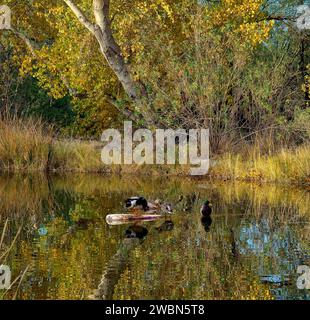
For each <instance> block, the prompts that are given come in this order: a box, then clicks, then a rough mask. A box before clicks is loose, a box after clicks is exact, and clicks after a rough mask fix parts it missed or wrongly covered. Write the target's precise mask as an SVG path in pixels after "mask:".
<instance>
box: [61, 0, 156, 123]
mask: <svg viewBox="0 0 310 320" xmlns="http://www.w3.org/2000/svg"><path fill="white" fill-rule="evenodd" d="M64 2H65V3H66V4H67V5H68V6H69V8H70V9H71V10H72V11H73V13H74V14H75V15H76V17H77V18H78V19H79V21H80V22H81V23H82V24H83V25H84V26H85V27H86V28H87V29H88V30H90V31H91V32H92V34H93V35H94V36H95V37H96V40H97V42H98V44H99V46H100V51H101V53H102V54H103V56H104V57H105V59H106V61H107V62H108V64H109V66H110V67H111V69H112V70H113V72H114V74H115V75H116V77H117V78H118V80H119V81H120V83H121V84H122V87H123V89H124V91H125V93H126V94H127V95H128V97H129V98H130V99H131V100H132V101H133V103H134V104H135V105H136V106H137V107H139V108H140V109H142V104H143V102H142V100H143V98H144V97H145V95H144V94H143V90H141V89H140V85H139V84H138V83H136V82H135V81H134V80H133V79H132V77H131V75H130V72H129V70H128V66H127V65H126V63H125V60H124V58H123V56H122V54H121V50H120V47H119V45H118V44H117V43H116V41H115V39H114V37H113V34H112V29H111V20H110V17H109V13H110V0H93V10H94V16H95V21H96V24H92V23H91V22H89V21H88V19H87V18H86V17H85V15H84V14H83V13H82V11H81V10H80V9H79V8H78V7H77V6H76V5H75V4H74V3H73V2H72V1H71V0H64ZM123 113H124V114H125V115H126V116H127V117H129V118H130V119H131V120H133V121H135V122H138V121H139V118H137V117H136V116H135V115H134V113H133V112H132V111H130V110H128V109H126V110H124V112H123ZM144 118H145V121H146V122H147V124H148V125H153V120H152V118H151V117H150V116H148V115H147V113H144Z"/></svg>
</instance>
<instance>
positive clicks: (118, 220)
mask: <svg viewBox="0 0 310 320" xmlns="http://www.w3.org/2000/svg"><path fill="white" fill-rule="evenodd" d="M161 217H162V215H160V214H143V215H138V214H108V215H107V216H106V222H107V224H110V225H115V224H122V223H127V222H138V221H153V220H157V219H159V218H161Z"/></svg>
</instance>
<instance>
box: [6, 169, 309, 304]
mask: <svg viewBox="0 0 310 320" xmlns="http://www.w3.org/2000/svg"><path fill="white" fill-rule="evenodd" d="M134 195H144V196H145V197H146V198H148V199H153V200H155V199H157V198H158V199H162V200H164V201H166V202H169V203H172V204H174V205H175V213H174V214H173V215H172V216H170V217H167V218H166V219H165V218H163V219H161V220H159V221H155V222H146V223H143V224H139V225H130V224H127V225H118V226H109V225H107V223H106V220H105V217H106V215H107V214H110V213H124V212H125V210H124V208H123V205H124V204H123V202H124V199H125V198H126V197H128V196H134ZM180 195H183V197H184V199H185V200H184V201H183V202H182V203H178V199H179V196H180ZM207 199H208V200H211V201H212V204H213V213H212V219H205V220H201V217H200V214H199V208H200V206H201V204H202V203H203V201H204V200H207ZM185 210H186V211H185ZM7 218H8V219H9V223H8V228H7V232H6V234H5V237H4V241H3V244H2V248H1V249H0V250H1V251H2V252H3V251H4V250H5V249H7V248H9V246H10V244H11V243H12V241H13V239H14V236H15V235H16V233H17V231H18V228H19V227H20V226H22V231H21V233H20V235H19V237H18V239H17V241H16V242H15V243H14V245H13V247H12V249H11V251H10V254H9V255H8V257H7V258H6V260H5V261H0V264H1V263H4V264H6V265H8V266H10V268H11V271H12V280H14V279H15V278H16V277H18V276H19V275H20V274H21V273H22V272H23V271H24V270H25V269H26V268H28V269H27V272H26V273H25V275H24V278H23V281H22V282H21V283H20V287H19V290H18V292H17V298H18V299H310V293H309V290H306V289H304V290H299V289H298V288H297V286H296V280H297V278H298V276H299V275H298V274H297V268H298V266H299V265H308V266H310V251H309V248H310V246H309V243H310V242H309V240H310V232H309V231H310V229H309V227H310V224H309V222H310V192H309V190H305V189H296V188H291V187H284V186H271V185H265V186H259V185H252V184H245V183H227V182H210V181H205V180H194V179H189V178H142V179H137V178H134V177H123V178H119V177H113V178H111V177H99V176H90V175H89V176H87V175H86V176H68V177H59V176H55V177H49V178H48V179H47V178H46V177H43V176H10V177H8V176H2V177H0V234H1V233H2V230H3V227H4V224H5V221H6V219H7ZM134 235H136V236H137V237H134ZM1 251H0V256H1ZM18 284H19V281H17V282H16V284H14V285H13V287H12V289H11V290H10V291H8V292H7V293H6V295H5V298H6V299H10V298H12V297H13V296H14V294H15V292H16V291H17V287H18ZM3 293H4V291H3V290H0V297H1V295H2V294H3Z"/></svg>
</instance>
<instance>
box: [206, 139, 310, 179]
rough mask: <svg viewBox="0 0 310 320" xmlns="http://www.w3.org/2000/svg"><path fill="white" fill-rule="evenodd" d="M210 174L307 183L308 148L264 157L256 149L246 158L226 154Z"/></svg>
mask: <svg viewBox="0 0 310 320" xmlns="http://www.w3.org/2000/svg"><path fill="white" fill-rule="evenodd" d="M210 174H211V175H213V176H216V177H220V178H225V179H236V180H243V181H259V182H291V183H298V184H310V146H309V145H304V146H302V147H297V148H295V149H293V150H289V149H282V150H280V151H278V152H276V153H275V154H269V155H263V156H262V155H261V154H260V153H259V150H256V149H253V151H252V152H251V153H250V154H249V155H248V157H246V156H240V155H232V154H225V155H224V156H223V157H222V158H221V159H220V160H219V161H217V162H216V165H215V166H213V167H212V169H211V171H210Z"/></svg>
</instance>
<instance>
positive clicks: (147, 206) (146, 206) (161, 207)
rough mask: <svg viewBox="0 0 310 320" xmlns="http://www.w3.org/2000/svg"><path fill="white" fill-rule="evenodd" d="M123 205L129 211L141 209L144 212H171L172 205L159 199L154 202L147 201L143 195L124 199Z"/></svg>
mask: <svg viewBox="0 0 310 320" xmlns="http://www.w3.org/2000/svg"><path fill="white" fill-rule="evenodd" d="M125 206H126V208H127V209H129V210H131V211H142V212H144V213H156V212H162V213H172V212H173V210H172V207H171V205H170V204H166V203H163V202H161V201H160V200H159V199H157V200H155V201H154V202H151V201H147V200H146V199H145V198H144V197H142V196H139V197H130V198H128V199H126V201H125Z"/></svg>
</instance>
